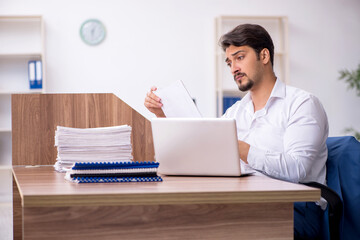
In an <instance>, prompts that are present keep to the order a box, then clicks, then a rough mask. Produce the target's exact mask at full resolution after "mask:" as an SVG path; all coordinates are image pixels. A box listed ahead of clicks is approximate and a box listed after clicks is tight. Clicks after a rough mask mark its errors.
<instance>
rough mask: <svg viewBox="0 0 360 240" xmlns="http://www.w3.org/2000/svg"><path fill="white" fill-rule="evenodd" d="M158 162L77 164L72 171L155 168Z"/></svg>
mask: <svg viewBox="0 0 360 240" xmlns="http://www.w3.org/2000/svg"><path fill="white" fill-rule="evenodd" d="M157 167H159V163H158V162H77V163H75V164H74V166H73V167H72V169H73V170H85V169H87V170H89V169H114V168H117V169H119V168H121V169H124V168H157Z"/></svg>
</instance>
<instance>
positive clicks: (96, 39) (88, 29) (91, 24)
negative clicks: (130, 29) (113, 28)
mask: <svg viewBox="0 0 360 240" xmlns="http://www.w3.org/2000/svg"><path fill="white" fill-rule="evenodd" d="M80 36H81V39H82V40H83V41H84V42H85V43H86V44H89V45H98V44H100V43H101V42H102V41H104V39H105V36H106V30H105V26H104V25H103V24H102V23H101V22H100V21H99V20H97V19H88V20H86V21H85V22H84V23H83V24H82V25H81V27H80Z"/></svg>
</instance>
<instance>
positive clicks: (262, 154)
mask: <svg viewBox="0 0 360 240" xmlns="http://www.w3.org/2000/svg"><path fill="white" fill-rule="evenodd" d="M266 152H267V151H265V150H262V149H260V148H257V147H254V146H252V145H250V149H249V153H248V156H247V162H248V164H249V165H250V167H252V168H253V169H256V170H258V171H261V172H265V161H266Z"/></svg>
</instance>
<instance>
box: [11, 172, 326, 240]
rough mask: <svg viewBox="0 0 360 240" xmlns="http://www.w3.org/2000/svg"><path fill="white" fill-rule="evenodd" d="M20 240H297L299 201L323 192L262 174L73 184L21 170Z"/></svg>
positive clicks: (17, 196) (17, 179) (17, 193)
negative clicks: (295, 226)
mask: <svg viewBox="0 0 360 240" xmlns="http://www.w3.org/2000/svg"><path fill="white" fill-rule="evenodd" d="M13 174H14V184H13V185H14V237H15V239H17V238H21V236H23V237H24V239H87V240H90V239H101V240H105V239H240V238H241V239H292V238H293V202H295V201H316V200H319V199H320V190H318V189H313V188H309V187H306V186H303V185H298V184H291V183H287V182H283V181H278V180H275V179H271V178H268V177H266V176H263V175H260V174H257V175H254V176H248V177H241V178H231V177H227V178H223V177H164V178H163V179H164V181H163V182H154V183H99V184H74V183H70V182H68V181H66V180H64V174H61V173H57V172H55V171H54V170H53V167H52V166H40V167H31V168H28V167H25V166H14V167H13Z"/></svg>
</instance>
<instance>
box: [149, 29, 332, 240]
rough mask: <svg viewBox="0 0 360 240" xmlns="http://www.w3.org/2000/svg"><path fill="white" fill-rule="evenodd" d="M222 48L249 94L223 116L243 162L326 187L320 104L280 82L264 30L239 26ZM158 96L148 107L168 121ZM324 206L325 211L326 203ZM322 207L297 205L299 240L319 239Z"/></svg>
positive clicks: (224, 38) (325, 134) (223, 40)
mask: <svg viewBox="0 0 360 240" xmlns="http://www.w3.org/2000/svg"><path fill="white" fill-rule="evenodd" d="M220 44H221V47H222V48H223V50H224V51H225V53H226V59H225V61H226V63H227V65H228V66H229V68H230V70H231V73H232V75H233V76H234V81H235V83H236V84H237V86H238V88H239V90H240V91H249V92H248V93H247V94H246V95H245V97H244V98H243V99H242V100H241V101H238V102H237V103H235V104H234V105H233V106H231V107H230V108H229V109H228V110H227V111H226V113H225V114H224V116H223V117H225V118H235V119H236V124H237V134H238V138H239V141H238V145H239V152H240V159H241V160H243V161H244V162H246V163H248V164H249V165H250V166H251V167H252V168H254V169H256V170H258V171H260V172H263V173H264V174H267V175H269V176H272V177H275V178H279V179H282V180H286V181H291V182H296V183H298V182H311V181H315V182H319V183H322V184H325V175H326V167H325V163H326V159H327V147H326V139H327V137H328V121H327V116H326V113H325V111H324V109H323V107H322V105H321V103H320V101H319V100H318V99H317V98H316V97H314V96H313V95H311V94H309V93H307V92H305V91H303V90H300V89H297V88H294V87H290V86H286V85H285V84H284V83H283V82H282V81H281V79H277V77H276V75H275V73H274V71H273V65H274V45H273V42H272V39H271V37H270V35H269V34H268V32H267V31H266V30H265V29H264V28H263V27H261V26H259V25H252V24H244V25H239V26H238V27H236V28H235V29H233V30H232V31H230V32H229V33H226V34H225V35H223V36H222V37H221V39H220ZM154 90H156V88H155V87H153V88H152V89H151V91H150V92H148V94H147V97H146V98H145V106H146V107H147V108H148V109H149V110H150V111H151V112H153V113H154V114H155V115H156V116H157V117H165V115H164V113H163V112H162V110H161V106H162V104H161V99H159V98H158V97H157V96H156V95H155V94H154V93H153V91H154ZM303 205H304V204H303ZM319 205H320V206H321V207H326V202H320V203H319ZM320 206H318V205H316V204H315V203H313V204H312V203H307V204H305V206H302V207H299V206H297V205H295V212H294V216H295V217H294V223H295V238H300V237H304V238H306V239H317V238H319V236H320V233H319V232H318V231H317V230H316V229H319V228H320V227H319V225H320V222H321V218H322V210H321V208H320ZM304 208H306V210H305V212H306V215H305V214H304V213H303V212H302V211H303V210H304ZM309 212H310V213H311V217H310V218H309V216H308V214H309ZM309 219H310V221H309Z"/></svg>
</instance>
